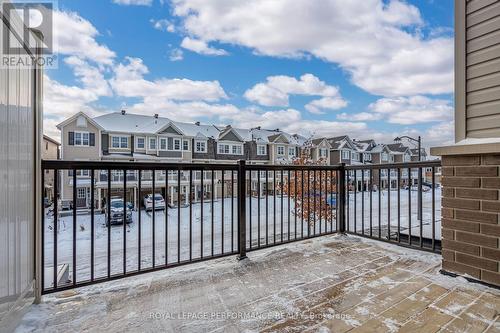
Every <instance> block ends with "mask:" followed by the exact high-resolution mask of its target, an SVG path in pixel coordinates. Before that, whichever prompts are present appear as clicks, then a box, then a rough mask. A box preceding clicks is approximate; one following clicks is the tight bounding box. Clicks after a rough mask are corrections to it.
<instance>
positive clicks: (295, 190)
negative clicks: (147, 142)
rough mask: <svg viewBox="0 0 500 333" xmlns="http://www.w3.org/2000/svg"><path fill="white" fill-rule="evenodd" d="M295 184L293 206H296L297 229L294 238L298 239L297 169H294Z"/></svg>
mask: <svg viewBox="0 0 500 333" xmlns="http://www.w3.org/2000/svg"><path fill="white" fill-rule="evenodd" d="M293 176H294V181H295V184H294V185H295V186H294V188H293V192H294V193H293V206H294V215H295V216H294V218H295V229H294V230H295V231H294V239H297V170H294V171H293Z"/></svg>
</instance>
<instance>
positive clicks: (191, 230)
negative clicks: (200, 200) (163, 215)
mask: <svg viewBox="0 0 500 333" xmlns="http://www.w3.org/2000/svg"><path fill="white" fill-rule="evenodd" d="M192 191H193V170H192V169H191V170H189V200H188V202H189V261H191V260H193V201H192V198H193V193H192ZM222 216H223V218H224V206H222ZM222 230H223V231H222V235H224V220H222ZM222 244H223V245H222V252H224V242H222ZM165 246H167V243H166V242H165Z"/></svg>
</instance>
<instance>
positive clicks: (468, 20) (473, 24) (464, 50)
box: [455, 0, 500, 140]
mask: <svg viewBox="0 0 500 333" xmlns="http://www.w3.org/2000/svg"><path fill="white" fill-rule="evenodd" d="M455 5H456V7H457V8H456V15H457V17H456V20H457V34H456V38H457V41H456V52H457V54H456V63H457V68H456V70H457V75H456V81H457V82H456V99H457V100H456V105H457V125H458V126H457V140H460V139H463V138H489V137H500V1H498V0H470V1H467V2H466V3H465V4H464V1H463V0H457V1H456V2H455ZM460 131H461V133H460Z"/></svg>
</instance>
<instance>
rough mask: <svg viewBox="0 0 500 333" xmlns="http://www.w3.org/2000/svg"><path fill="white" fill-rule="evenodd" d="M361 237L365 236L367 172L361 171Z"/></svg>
mask: <svg viewBox="0 0 500 333" xmlns="http://www.w3.org/2000/svg"><path fill="white" fill-rule="evenodd" d="M361 235H363V236H364V235H365V170H364V169H361Z"/></svg>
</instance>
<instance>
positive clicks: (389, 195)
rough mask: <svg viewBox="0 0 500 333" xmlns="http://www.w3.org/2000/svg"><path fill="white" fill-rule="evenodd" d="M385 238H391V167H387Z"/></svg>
mask: <svg viewBox="0 0 500 333" xmlns="http://www.w3.org/2000/svg"><path fill="white" fill-rule="evenodd" d="M387 240H389V241H390V240H391V169H387Z"/></svg>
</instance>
